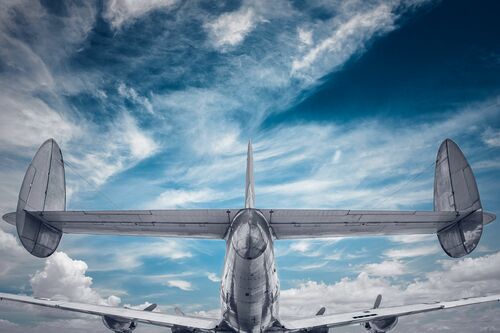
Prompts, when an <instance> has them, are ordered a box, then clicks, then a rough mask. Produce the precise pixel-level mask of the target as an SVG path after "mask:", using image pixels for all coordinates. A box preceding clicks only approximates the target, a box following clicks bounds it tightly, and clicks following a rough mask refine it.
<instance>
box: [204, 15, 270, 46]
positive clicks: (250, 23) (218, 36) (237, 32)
mask: <svg viewBox="0 0 500 333" xmlns="http://www.w3.org/2000/svg"><path fill="white" fill-rule="evenodd" d="M259 20H260V19H259V18H258V17H257V15H256V14H255V12H254V10H253V9H252V8H241V9H239V10H238V11H236V12H231V13H225V14H222V15H221V16H219V17H217V18H216V19H214V20H213V21H211V22H207V23H206V24H205V28H206V29H207V30H208V31H209V33H210V35H211V37H212V41H213V43H214V45H215V46H216V47H222V48H223V47H227V46H235V45H237V44H239V43H241V42H242V41H243V39H244V38H245V36H246V35H247V34H249V33H250V32H251V31H252V30H253V29H254V28H255V26H256V25H257V23H258V21H259Z"/></svg>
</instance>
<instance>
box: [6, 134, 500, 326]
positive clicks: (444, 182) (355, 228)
mask: <svg viewBox="0 0 500 333" xmlns="http://www.w3.org/2000/svg"><path fill="white" fill-rule="evenodd" d="M448 141H449V140H447V141H445V143H443V145H442V146H441V148H440V151H439V153H438V161H437V166H436V190H435V210H436V211H433V212H417V211H406V212H404V211H403V212H402V211H363V210H297V209H276V210H273V209H266V210H262V211H261V210H258V209H255V208H253V207H254V203H255V191H254V179H253V164H252V163H253V156H252V146H251V144H250V143H249V145H248V154H247V158H248V161H247V173H246V175H247V176H246V188H245V207H246V208H245V209H241V210H239V211H238V210H225V209H201V210H141V211H93V212H90V211H72V212H71V211H64V205H63V202H64V200H63V199H65V194H64V186H63V185H64V167H63V166H62V155H61V154H60V150H59V148H58V147H57V144H55V142H54V141H51V140H49V141H47V142H46V143H44V145H42V147H41V148H40V150H39V152H38V153H37V155H35V158H34V159H33V162H32V165H30V168H29V169H28V172H27V174H26V177H25V180H24V182H23V186H22V188H21V193H20V200H19V202H20V204H19V206H18V210H17V212H16V213H9V214H6V215H4V219H5V220H6V221H7V222H9V223H11V224H13V223H14V224H17V226H18V229H19V227H20V226H21V228H20V229H21V230H20V233H19V235H20V238H21V241H22V242H23V245H24V246H25V247H26V248H27V249H28V250H29V251H30V252H31V253H33V254H34V255H37V256H43V255H47V254H50V253H51V252H50V251H48V250H45V252H43V251H41V252H40V250H39V249H38V247H37V246H38V245H40V244H48V245H49V246H48V247H47V248H48V249H49V250H51V251H52V250H53V249H55V247H57V244H56V243H55V242H52V243H51V241H50V237H48V236H47V237H46V236H45V235H49V236H50V235H54V234H55V235H58V236H59V238H60V232H64V233H87V234H112V235H153V236H169V237H195V238H196V237H198V238H214V239H225V240H226V256H225V261H224V271H223V275H222V281H221V295H220V296H221V307H222V318H220V319H206V318H199V317H190V316H185V315H184V314H183V313H182V312H180V311H177V313H178V315H166V314H162V313H151V312H146V311H138V310H131V309H126V308H116V307H104V306H97V305H88V304H80V303H73V302H64V301H50V300H44V299H36V298H33V297H27V296H17V295H9V294H0V300H2V299H6V300H12V301H16V302H23V303H30V304H35V305H40V306H47V307H53V308H58V309H62V310H69V311H76V312H82V313H88V314H94V315H99V316H104V317H105V318H106V320H105V324H106V325H107V326H108V325H109V326H108V327H110V328H111V329H115V330H117V331H120V332H125V331H127V330H129V331H131V330H133V329H134V328H135V326H136V324H135V323H136V322H143V323H149V324H153V325H159V326H165V327H170V328H171V330H172V332H173V333H193V332H203V331H211V332H214V331H218V332H239V333H261V332H266V331H267V332H279V331H283V332H298V331H308V332H311V333H327V330H328V328H329V327H337V326H343V325H350V324H355V323H368V325H365V327H366V328H368V326H369V329H370V330H373V332H381V331H383V330H389V329H391V328H392V327H394V325H395V324H396V323H397V317H398V316H405V315H410V314H415V313H422V312H428V311H434V310H441V309H446V308H452V307H457V306H464V305H470V304H476V303H484V302H492V301H498V300H500V295H494V296H489V297H478V298H471V299H464V300H459V301H454V302H441V303H429V304H417V305H406V306H400V307H391V308H378V305H380V300H381V299H380V298H378V300H377V301H376V303H375V306H374V309H369V310H364V311H356V312H350V313H343V314H334V315H324V313H325V309H324V308H322V309H321V310H320V311H318V313H317V314H318V315H316V316H313V317H308V318H303V319H294V320H290V321H283V320H281V318H280V317H279V290H280V288H279V280H278V275H277V271H276V262H275V257H274V246H273V241H274V239H276V238H277V239H293V238H314V237H334V236H346V235H347V236H354V235H395V234H422V233H432V234H435V233H437V234H438V236H439V240H440V242H441V244H442V246H443V248H444V249H445V251H446V252H447V253H448V254H450V255H452V256H455V255H457V256H458V255H461V254H462V252H461V251H464V252H465V253H470V251H472V250H473V249H474V248H475V247H476V246H477V241H478V240H479V237H480V233H481V232H482V226H483V224H487V223H490V222H491V221H493V220H494V219H495V215H494V214H491V213H483V212H482V208H481V204H480V200H479V194H478V193H477V186H476V184H475V180H474V177H473V175H472V171H471V169H470V166H469V165H468V163H467V161H466V160H465V157H463V154H462V153H461V152H460V150H459V149H458V147H455V146H456V145H455V146H454V144H453V143H451V141H450V142H448ZM443 147H445V148H443ZM58 152H59V153H58ZM58 163H60V164H58ZM44 184H45V188H46V193H47V195H45V190H43V185H44ZM478 225H481V228H480V229H479V228H478ZM33 226H34V227H37V228H38V229H37V230H38V231H37V232H38V233H39V235H42V236H36V237H34V236H32V234H33V231H32V230H31V229H30V228H32V227H33ZM34 227H33V228H34ZM30 230H31V231H30ZM28 240H31V242H32V243H34V244H31V243H29V242H28ZM58 241H59V240H58V239H57V243H58ZM24 242H27V245H25V244H24ZM30 245H32V246H31V247H30ZM113 327H114V328H113Z"/></svg>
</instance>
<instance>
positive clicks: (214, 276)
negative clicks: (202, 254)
mask: <svg viewBox="0 0 500 333" xmlns="http://www.w3.org/2000/svg"><path fill="white" fill-rule="evenodd" d="M207 278H208V279H209V280H210V281H212V282H220V281H221V278H220V277H219V276H218V275H217V274H215V273H212V272H209V273H207Z"/></svg>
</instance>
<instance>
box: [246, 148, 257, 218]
mask: <svg viewBox="0 0 500 333" xmlns="http://www.w3.org/2000/svg"><path fill="white" fill-rule="evenodd" d="M254 207H255V190H254V181H253V150H252V141H248V151H247V177H246V185H245V208H254Z"/></svg>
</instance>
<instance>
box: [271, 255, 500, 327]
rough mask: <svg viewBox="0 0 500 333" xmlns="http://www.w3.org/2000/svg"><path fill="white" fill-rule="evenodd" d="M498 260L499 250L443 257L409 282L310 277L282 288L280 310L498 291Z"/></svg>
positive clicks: (337, 308) (287, 313)
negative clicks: (331, 280) (473, 255)
mask: <svg viewBox="0 0 500 333" xmlns="http://www.w3.org/2000/svg"><path fill="white" fill-rule="evenodd" d="M499 263H500V252H497V253H494V254H491V255H487V256H483V257H478V258H466V259H461V260H458V261H457V260H445V261H441V262H440V269H439V268H438V269H437V270H435V271H431V272H429V273H426V274H424V278H418V279H415V280H413V281H410V282H406V281H405V280H393V279H388V278H387V277H384V276H380V277H372V276H370V275H369V274H368V273H367V272H362V273H360V274H359V275H358V276H356V277H354V278H342V279H341V280H340V281H337V282H334V283H332V284H326V283H322V282H315V281H307V282H303V283H300V284H299V285H298V286H297V287H295V288H291V289H286V290H282V291H281V300H280V312H281V314H282V316H283V317H285V318H286V317H296V316H306V315H312V314H313V313H314V312H315V309H319V308H320V307H321V306H326V308H327V309H328V310H327V311H328V313H341V312H347V311H352V310H360V309H364V308H369V307H371V305H372V304H373V301H374V300H375V297H376V296H377V294H382V295H383V297H384V301H383V306H393V305H403V304H415V303H421V302H429V301H436V300H453V299H459V298H462V297H471V296H480V295H487V294H493V293H498V292H499V291H500V285H499V284H498V283H495V281H496V279H497V278H498V274H499V273H500V265H499ZM370 267H373V266H370ZM379 267H380V266H379ZM476 272H477V274H476ZM467 320H469V319H467ZM477 324H478V325H480V323H479V322H478V323H477Z"/></svg>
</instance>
